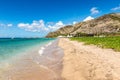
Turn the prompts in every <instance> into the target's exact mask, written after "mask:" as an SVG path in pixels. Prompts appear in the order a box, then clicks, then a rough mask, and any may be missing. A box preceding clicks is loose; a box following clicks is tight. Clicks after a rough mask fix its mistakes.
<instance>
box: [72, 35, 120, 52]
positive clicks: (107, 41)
mask: <svg viewBox="0 0 120 80" xmlns="http://www.w3.org/2000/svg"><path fill="white" fill-rule="evenodd" d="M70 39H71V40H77V41H79V42H85V44H94V45H97V46H99V47H102V48H111V49H113V50H115V51H120V36H119V37H118V36H116V37H80V38H70Z"/></svg>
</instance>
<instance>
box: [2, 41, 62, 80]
mask: <svg viewBox="0 0 120 80" xmlns="http://www.w3.org/2000/svg"><path fill="white" fill-rule="evenodd" d="M58 42H59V40H58V39H57V40H55V41H52V42H50V43H48V44H46V45H44V46H41V47H38V48H35V49H32V50H31V51H30V52H28V53H26V54H24V55H21V56H20V57H19V58H16V59H14V60H12V63H11V64H10V65H9V64H7V67H6V68H5V71H4V73H2V75H3V76H0V79H1V80H61V71H62V57H63V51H62V49H61V48H60V47H58Z"/></svg>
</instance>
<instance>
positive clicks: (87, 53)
mask: <svg viewBox="0 0 120 80" xmlns="http://www.w3.org/2000/svg"><path fill="white" fill-rule="evenodd" d="M59 46H61V48H63V50H64V57H63V70H62V77H63V78H64V80H120V52H115V51H113V50H112V49H102V48H98V47H96V46H94V45H84V44H83V43H82V42H77V41H70V40H69V39H65V38H61V39H60V42H59Z"/></svg>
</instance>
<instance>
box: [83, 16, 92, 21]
mask: <svg viewBox="0 0 120 80" xmlns="http://www.w3.org/2000/svg"><path fill="white" fill-rule="evenodd" d="M92 19H94V18H93V17H91V16H88V17H86V18H85V19H84V20H83V21H88V20H92Z"/></svg>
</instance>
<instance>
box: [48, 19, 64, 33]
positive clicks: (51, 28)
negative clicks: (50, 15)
mask: <svg viewBox="0 0 120 80" xmlns="http://www.w3.org/2000/svg"><path fill="white" fill-rule="evenodd" d="M64 26H65V24H63V22H62V21H58V22H57V23H55V24H54V25H48V28H49V30H50V31H55V30H57V29H59V28H61V27H64Z"/></svg>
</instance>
